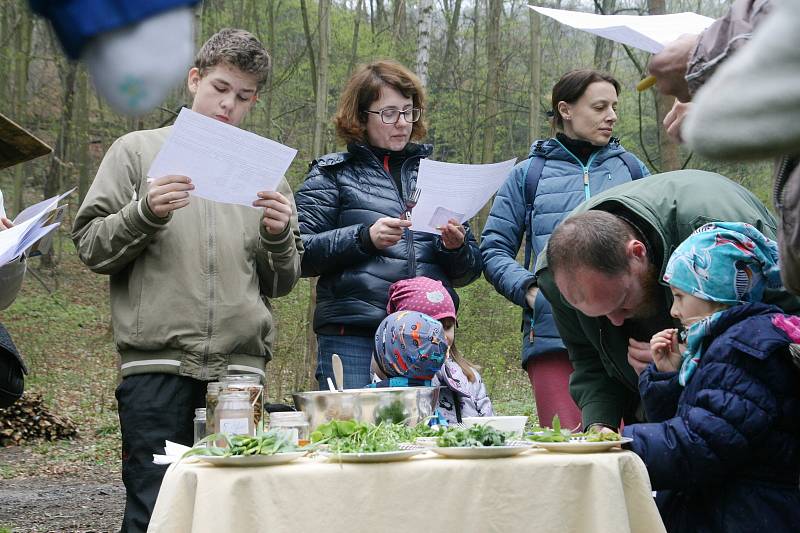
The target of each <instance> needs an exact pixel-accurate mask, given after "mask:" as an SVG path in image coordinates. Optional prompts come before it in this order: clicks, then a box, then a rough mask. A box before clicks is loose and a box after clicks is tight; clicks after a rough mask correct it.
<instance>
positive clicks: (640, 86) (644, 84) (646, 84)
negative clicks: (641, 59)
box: [636, 76, 656, 92]
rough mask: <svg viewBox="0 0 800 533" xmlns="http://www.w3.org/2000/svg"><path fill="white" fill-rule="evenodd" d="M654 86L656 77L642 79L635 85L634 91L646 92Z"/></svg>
mask: <svg viewBox="0 0 800 533" xmlns="http://www.w3.org/2000/svg"><path fill="white" fill-rule="evenodd" d="M655 84H656V77H655V76H647V77H645V78H643V79H642V81H640V82H639V83H637V84H636V90H637V91H639V92H642V91H646V90H647V89H649V88H650V87H652V86H653V85H655Z"/></svg>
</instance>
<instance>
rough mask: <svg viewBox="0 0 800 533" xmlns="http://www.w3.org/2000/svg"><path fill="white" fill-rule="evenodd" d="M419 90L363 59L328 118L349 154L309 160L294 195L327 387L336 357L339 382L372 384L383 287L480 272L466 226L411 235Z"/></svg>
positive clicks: (396, 71) (405, 74) (409, 77)
mask: <svg viewBox="0 0 800 533" xmlns="http://www.w3.org/2000/svg"><path fill="white" fill-rule="evenodd" d="M424 107H425V92H424V88H423V87H422V85H421V84H420V81H419V79H418V78H417V77H416V76H415V75H414V74H413V73H412V72H411V71H409V70H408V69H407V68H405V67H404V66H402V65H400V64H399V63H397V62H395V61H389V60H384V61H376V62H373V63H370V64H368V65H362V66H361V67H359V68H358V69H357V70H356V72H355V73H354V74H353V75H352V77H351V78H350V80H349V81H348V83H347V86H346V87H345V90H344V92H343V94H342V97H341V100H340V102H339V108H338V110H337V112H336V118H335V119H334V122H335V125H336V133H337V134H338V136H339V137H340V138H341V139H342V140H343V141H344V142H345V143H347V151H346V152H339V153H333V154H328V155H325V156H322V157H320V158H318V159H316V160H315V161H314V162H313V163H312V164H311V169H310V171H309V173H308V176H307V178H306V181H305V183H304V184H303V185H302V186H301V187H300V190H299V191H298V192H297V194H296V196H295V201H296V203H297V212H298V217H299V221H300V232H301V234H302V237H303V244H304V245H305V253H304V255H303V263H302V265H303V276H308V277H311V276H319V277H320V278H319V283H318V285H317V307H316V311H315V313H314V331H315V332H316V334H317V341H318V349H317V369H316V377H317V381H318V382H319V385H320V388H322V389H326V388H327V380H326V378H328V377H332V375H333V372H332V367H331V355H332V354H334V353H336V354H339V356H340V357H341V358H342V361H343V363H344V371H345V380H344V381H345V383H344V386H345V388H358V387H363V386H365V385H367V384H368V383H369V382H370V379H371V376H370V360H371V358H372V349H373V348H372V347H373V345H374V335H375V330H376V328H377V327H378V325H379V324H380V322H381V320H383V318H384V317H385V316H386V304H387V300H388V292H389V286H390V285H391V284H392V283H394V282H395V281H398V280H401V279H405V278H413V277H415V276H427V277H429V278H433V279H437V280H440V281H441V282H442V283H443V284H444V285H445V287H447V289H448V291H449V292H450V294H451V296H452V297H453V299H454V300H455V301H456V302H458V296H457V295H456V293H455V291H454V290H453V287H461V286H464V285H467V284H469V283H471V282H472V281H474V280H475V279H477V278H478V276H480V274H481V269H482V262H481V257H480V252H479V250H478V246H477V244H476V242H475V237H474V236H473V234H472V232H471V230H470V229H469V226H468V225H467V224H464V225H461V224H459V222H458V221H457V220H450V222H449V223H448V225H447V226H446V227H443V228H442V235H441V236H438V235H432V234H429V233H415V232H414V231H413V229H412V228H411V222H410V221H409V220H407V218H408V213H410V210H411V209H412V208H413V205H414V203H415V202H414V199H415V198H416V196H417V194H424V191H421V192H420V191H415V187H416V181H417V169H418V168H419V162H420V160H421V159H422V158H424V157H428V156H429V155H430V154H431V152H432V149H433V148H432V146H431V145H428V144H417V143H415V142H411V141H412V140H414V141H418V140H421V139H422V138H424V136H425V134H426V131H427V128H426V126H425V122H424V120H423V112H424Z"/></svg>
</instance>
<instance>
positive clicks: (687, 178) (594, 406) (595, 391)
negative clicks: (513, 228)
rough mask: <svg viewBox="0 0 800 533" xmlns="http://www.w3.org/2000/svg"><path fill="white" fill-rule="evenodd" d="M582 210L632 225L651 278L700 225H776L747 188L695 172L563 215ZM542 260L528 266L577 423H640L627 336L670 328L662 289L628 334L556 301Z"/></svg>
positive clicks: (769, 229) (651, 181)
mask: <svg viewBox="0 0 800 533" xmlns="http://www.w3.org/2000/svg"><path fill="white" fill-rule="evenodd" d="M590 209H599V210H602V211H608V212H611V213H615V214H619V215H621V216H623V217H624V218H625V219H627V220H628V221H630V222H632V223H633V224H635V225H636V226H637V227H638V229H639V230H640V231H641V232H642V233H643V234H644V236H645V238H646V240H647V241H648V250H649V252H650V253H651V261H653V262H654V263H655V264H656V265H660V268H661V270H660V272H659V278H658V279H659V281H661V280H662V278H663V274H664V269H665V268H666V266H667V260H668V259H669V256H670V255H671V254H672V251H673V250H674V249H675V248H676V247H677V245H678V244H680V243H681V241H683V240H684V239H686V237H688V236H689V235H690V234H691V233H692V232H693V231H694V230H695V229H697V228H699V227H700V226H702V225H703V224H705V223H707V222H713V221H731V222H748V223H750V224H752V225H753V226H755V227H756V228H758V229H759V230H760V231H761V232H762V233H764V235H766V236H767V237H769V238H771V239H774V238H775V234H776V227H777V225H776V221H775V219H774V218H773V216H772V215H771V214H770V213H769V211H768V210H767V208H766V207H764V205H763V204H762V203H761V202H760V201H759V200H758V198H756V197H755V196H754V195H753V194H752V193H751V192H750V191H748V190H747V189H745V188H744V187H742V186H740V185H738V184H736V183H734V182H733V181H731V180H729V179H728V178H725V177H723V176H721V175H719V174H714V173H712V172H704V171H700V170H680V171H675V172H667V173H664V174H656V175H653V176H649V177H647V178H644V179H641V180H638V181H634V182H631V183H626V184H623V185H620V186H618V187H614V188H613V189H610V190H608V191H606V192H604V193H602V194H599V195H597V196H595V197H594V198H592V199H591V200H589V201H588V202H584V203H582V204H581V205H579V206H578V207H577V208H575V210H574V211H573V212H572V214H571V215H570V216H572V215H574V214H576V213H581V212H584V211H587V210H590ZM545 255H546V254H540V255H539V260H538V261H537V264H536V274H537V276H538V284H539V287H540V289H541V291H542V292H543V293H544V295H545V297H547V299H548V301H550V303H551V304H552V306H553V315H554V318H555V321H556V326H557V327H558V331H559V333H560V334H561V338H562V339H563V340H564V344H565V345H566V347H567V350H568V351H569V356H570V360H571V361H572V366H573V368H574V372H573V374H572V376H571V378H570V393H571V394H572V397H573V398H574V399H575V402H576V403H577V404H578V406H580V408H581V411H582V414H583V424H584V426H588V425H590V424H593V423H603V424H607V425H609V426H614V427H617V426H619V423H620V419H622V418H624V419H625V421H626V423H631V422H636V421H643V418H644V417H643V415H642V414H641V413H640V412H639V394H638V376H637V375H636V372H634V370H633V368H632V367H631V366H630V365H629V364H628V338H629V337H631V336H632V337H634V338H635V339H637V340H640V341H649V340H650V338H651V337H652V335H653V334H654V333H656V332H658V331H660V330H662V329H664V328H666V327H673V320H672V319H671V317H670V315H669V309H670V307H671V306H672V294H671V293H670V290H669V287H668V286H667V285H666V283H663V281H661V284H662V285H663V286H664V292H665V301H664V306H663V309H662V311H661V312H660V313H659V314H658V315H657V316H656V317H654V318H653V319H652V320H648V321H647V322H646V323H644V324H642V323H639V324H638V326H637V328H636V329H633V328H630V324H628V323H626V324H623V325H622V326H619V327H616V326H613V325H612V324H611V322H609V320H608V319H606V318H605V317H598V318H591V317H588V316H586V315H584V314H583V313H581V312H579V311H577V310H576V309H574V308H573V307H571V306H570V305H569V304H568V303H567V302H566V301H565V300H564V299H563V298H562V297H561V294H560V293H559V291H558V288H557V287H556V285H555V282H554V281H553V276H552V274H551V273H550V272H549V270H548V269H547V258H546V257H545ZM764 301H765V302H767V303H774V304H777V305H779V306H780V307H781V308H783V309H784V311H786V312H797V311H798V310H800V299H797V298H796V297H793V296H791V295H789V294H788V293H786V292H784V291H768V292H767V294H766V295H765V297H764ZM677 325H678V324H677V323H676V322H675V323H674V326H677ZM626 326H628V327H626Z"/></svg>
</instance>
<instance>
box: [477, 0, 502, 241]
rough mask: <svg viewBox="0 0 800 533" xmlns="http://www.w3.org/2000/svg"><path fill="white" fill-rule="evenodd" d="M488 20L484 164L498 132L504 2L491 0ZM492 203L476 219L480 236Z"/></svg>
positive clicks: (491, 153)
mask: <svg viewBox="0 0 800 533" xmlns="http://www.w3.org/2000/svg"><path fill="white" fill-rule="evenodd" d="M487 7H488V12H487V17H488V18H487V19H486V33H487V35H486V41H487V42H486V48H487V55H486V60H487V68H486V107H485V108H484V128H483V132H484V133H483V157H482V158H481V160H482V162H483V163H493V162H494V140H495V134H496V130H497V112H498V106H497V100H498V98H499V97H500V71H501V69H500V16H501V15H502V13H503V2H502V0H489V4H488V6H487ZM491 206H492V202H488V203H487V204H486V205H485V206H484V207H483V208H482V209H481V210H480V211H479V212H478V215H477V217H476V220H475V223H474V226H473V227H474V228H475V230H476V232H478V234H480V232H481V231H482V230H483V224H484V223H485V221H486V219H487V218H488V216H489V210H490V209H491Z"/></svg>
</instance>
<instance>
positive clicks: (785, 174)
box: [772, 156, 794, 209]
mask: <svg viewBox="0 0 800 533" xmlns="http://www.w3.org/2000/svg"><path fill="white" fill-rule="evenodd" d="M793 164H794V158H792V157H790V156H784V157H783V158H782V159H781V163H780V165H779V166H778V173H777V174H776V175H775V186H774V187H773V188H772V201H773V203H774V204H775V207H776V208H777V209H782V208H783V188H784V186H785V185H786V180H787V179H789V171H790V169H791V167H792V166H794V165H793Z"/></svg>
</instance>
